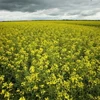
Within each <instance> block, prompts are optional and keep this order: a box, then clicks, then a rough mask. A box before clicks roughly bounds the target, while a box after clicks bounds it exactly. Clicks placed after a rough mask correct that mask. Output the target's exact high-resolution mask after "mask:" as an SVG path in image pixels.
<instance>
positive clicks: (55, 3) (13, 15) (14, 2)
mask: <svg viewBox="0 0 100 100" xmlns="http://www.w3.org/2000/svg"><path fill="white" fill-rule="evenodd" d="M36 19H40V20H41V19H93V20H96V19H97V20H98V19H100V0H0V21H6V20H36Z"/></svg>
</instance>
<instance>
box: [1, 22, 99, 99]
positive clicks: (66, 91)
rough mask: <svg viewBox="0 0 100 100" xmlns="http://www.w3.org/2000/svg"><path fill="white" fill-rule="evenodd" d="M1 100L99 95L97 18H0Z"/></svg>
mask: <svg viewBox="0 0 100 100" xmlns="http://www.w3.org/2000/svg"><path fill="white" fill-rule="evenodd" d="M0 100H100V21H26V22H25V21H23V22H0Z"/></svg>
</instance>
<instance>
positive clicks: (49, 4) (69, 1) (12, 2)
mask: <svg viewBox="0 0 100 100" xmlns="http://www.w3.org/2000/svg"><path fill="white" fill-rule="evenodd" d="M91 2H94V3H91ZM90 3H91V5H94V6H95V7H97V5H98V3H100V2H99V0H95V1H93V0H92V1H91V0H0V10H9V11H28V12H33V11H36V10H42V9H50V8H59V9H61V8H65V10H68V9H69V8H70V9H73V8H75V9H80V8H81V7H82V6H84V7H85V6H88V5H89V4H90Z"/></svg>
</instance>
